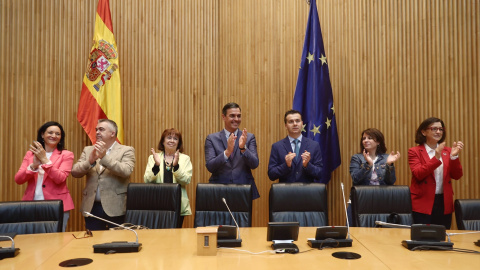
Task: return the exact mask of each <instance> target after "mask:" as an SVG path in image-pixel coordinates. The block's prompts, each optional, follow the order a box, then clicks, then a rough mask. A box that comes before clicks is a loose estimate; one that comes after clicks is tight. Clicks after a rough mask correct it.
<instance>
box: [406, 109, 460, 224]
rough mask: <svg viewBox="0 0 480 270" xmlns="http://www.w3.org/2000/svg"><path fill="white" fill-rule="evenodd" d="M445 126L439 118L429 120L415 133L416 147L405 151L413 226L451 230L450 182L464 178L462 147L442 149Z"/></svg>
mask: <svg viewBox="0 0 480 270" xmlns="http://www.w3.org/2000/svg"><path fill="white" fill-rule="evenodd" d="M446 135H447V134H446V130H445V124H444V123H443V121H442V120H440V119H438V118H434V117H431V118H428V119H426V120H425V121H423V122H422V123H421V124H420V126H419V127H418V129H417V132H416V136H415V142H416V143H417V144H418V146H415V147H412V148H410V149H409V150H408V163H409V164H410V170H411V171H412V183H411V186H410V192H411V197H412V211H413V221H414V223H415V224H439V225H444V226H445V227H446V228H447V229H450V225H451V223H452V212H453V189H452V180H451V179H455V180H458V179H460V177H462V176H463V169H462V165H461V164H460V160H459V158H458V154H459V153H460V152H461V151H462V149H463V143H462V142H460V141H458V142H453V146H452V148H450V147H446V146H445V142H444V140H445V137H446Z"/></svg>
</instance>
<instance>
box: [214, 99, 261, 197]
mask: <svg viewBox="0 0 480 270" xmlns="http://www.w3.org/2000/svg"><path fill="white" fill-rule="evenodd" d="M222 119H223V122H224V123H225V128H224V129H223V130H222V131H220V132H217V133H212V134H210V135H208V136H207V139H206V140H205V161H206V166H207V170H208V171H209V172H211V173H212V176H211V177H210V180H209V182H210V183H220V184H251V185H252V190H253V194H252V198H253V199H256V198H258V197H260V195H259V194H258V190H257V186H256V185H255V180H254V179H253V175H252V170H253V169H255V168H257V167H258V163H259V161H258V154H257V142H256V140H255V135H253V134H252V133H247V129H246V128H244V129H243V131H241V130H240V129H239V126H240V123H241V122H242V112H241V109H240V106H239V105H238V104H236V103H228V104H226V105H225V106H223V109H222Z"/></svg>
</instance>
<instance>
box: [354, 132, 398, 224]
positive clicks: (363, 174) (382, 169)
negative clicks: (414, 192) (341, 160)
mask: <svg viewBox="0 0 480 270" xmlns="http://www.w3.org/2000/svg"><path fill="white" fill-rule="evenodd" d="M386 152H387V147H386V146H385V139H384V137H383V134H382V132H381V131H380V130H378V129H376V128H369V129H366V130H364V131H362V137H361V139H360V153H358V154H355V155H353V156H352V159H351V160H350V176H351V177H352V181H353V185H354V186H358V185H366V186H377V185H393V184H395V181H396V180H397V177H396V176H395V167H394V166H393V163H394V162H395V161H397V160H398V159H399V158H400V152H398V151H397V153H396V154H395V152H393V151H392V152H391V153H390V154H386ZM347 214H348V219H349V222H351V221H352V210H351V206H350V201H349V202H348V210H347ZM350 224H351V223H350Z"/></svg>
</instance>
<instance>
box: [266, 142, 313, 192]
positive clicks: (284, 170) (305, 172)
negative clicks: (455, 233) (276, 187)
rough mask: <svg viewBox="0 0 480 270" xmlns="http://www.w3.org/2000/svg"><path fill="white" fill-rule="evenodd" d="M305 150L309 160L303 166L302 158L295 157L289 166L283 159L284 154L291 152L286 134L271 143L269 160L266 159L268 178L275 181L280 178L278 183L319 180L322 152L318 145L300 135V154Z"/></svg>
mask: <svg viewBox="0 0 480 270" xmlns="http://www.w3.org/2000/svg"><path fill="white" fill-rule="evenodd" d="M305 150H307V151H308V152H310V156H311V158H310V162H308V164H307V167H306V168H303V164H302V158H301V157H295V158H294V159H293V161H292V166H291V167H290V168H289V167H288V166H287V162H286V161H285V156H286V155H287V154H288V153H289V152H292V153H293V150H292V145H291V144H290V140H289V139H288V136H287V137H286V138H285V139H283V140H280V141H278V142H276V143H274V144H273V145H272V151H271V152H270V160H269V161H268V178H270V180H272V181H275V180H277V179H280V181H279V182H280V183H289V182H303V183H310V182H320V180H321V173H322V153H321V152H320V145H319V144H318V142H316V141H313V140H311V139H309V138H307V137H305V136H302V142H301V145H300V155H301V154H302V153H304V152H305Z"/></svg>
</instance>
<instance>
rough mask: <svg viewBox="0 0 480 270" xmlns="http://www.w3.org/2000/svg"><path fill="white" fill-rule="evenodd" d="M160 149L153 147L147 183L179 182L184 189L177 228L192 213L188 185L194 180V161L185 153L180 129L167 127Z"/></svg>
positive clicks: (146, 171)
mask: <svg viewBox="0 0 480 270" xmlns="http://www.w3.org/2000/svg"><path fill="white" fill-rule="evenodd" d="M158 150H160V153H156V152H155V149H153V148H152V149H151V152H152V154H151V155H150V156H149V157H148V163H147V168H146V169H145V175H144V177H143V178H144V180H145V183H158V184H160V183H178V184H180V186H181V189H182V203H181V210H180V220H179V223H178V224H177V228H182V225H183V219H184V217H185V216H188V215H191V214H192V210H191V209H190V201H189V199H188V196H187V190H186V186H187V185H188V184H190V181H191V180H192V162H191V161H190V157H189V156H187V155H185V154H183V153H182V152H183V141H182V134H181V133H180V131H178V130H176V129H174V128H170V129H165V130H164V131H163V133H162V137H161V138H160V142H159V143H158Z"/></svg>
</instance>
